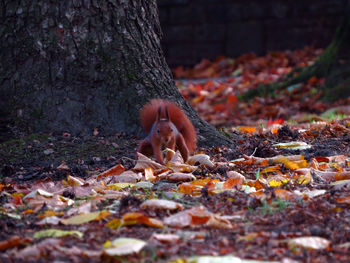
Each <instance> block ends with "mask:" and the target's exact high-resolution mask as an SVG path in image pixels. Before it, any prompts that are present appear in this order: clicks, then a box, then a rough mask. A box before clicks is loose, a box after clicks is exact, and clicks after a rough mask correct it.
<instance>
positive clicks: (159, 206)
mask: <svg viewBox="0 0 350 263" xmlns="http://www.w3.org/2000/svg"><path fill="white" fill-rule="evenodd" d="M141 208H142V209H153V210H177V209H179V210H182V209H183V205H182V204H180V203H177V202H174V201H171V200H165V199H151V200H147V201H145V202H143V203H142V204H141Z"/></svg>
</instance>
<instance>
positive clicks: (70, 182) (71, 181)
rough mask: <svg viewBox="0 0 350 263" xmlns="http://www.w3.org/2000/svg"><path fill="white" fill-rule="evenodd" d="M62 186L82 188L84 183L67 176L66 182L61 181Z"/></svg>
mask: <svg viewBox="0 0 350 263" xmlns="http://www.w3.org/2000/svg"><path fill="white" fill-rule="evenodd" d="M62 184H63V185H69V186H82V185H84V181H83V180H82V179H80V178H77V177H74V176H71V175H68V176H67V180H62Z"/></svg>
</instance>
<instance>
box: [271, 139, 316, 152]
mask: <svg viewBox="0 0 350 263" xmlns="http://www.w3.org/2000/svg"><path fill="white" fill-rule="evenodd" d="M273 146H274V147H276V148H281V149H288V150H300V151H301V150H307V149H310V148H311V147H312V146H311V145H308V144H307V143H306V142H297V141H293V142H286V143H276V144H274V145H273Z"/></svg>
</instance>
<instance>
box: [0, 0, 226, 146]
mask: <svg viewBox="0 0 350 263" xmlns="http://www.w3.org/2000/svg"><path fill="white" fill-rule="evenodd" d="M0 6H1V14H0V20H1V21H2V23H1V25H0V35H1V40H2V41H0V49H1V51H2V52H1V62H0V85H1V86H0V87H1V88H0V96H1V98H3V99H1V102H0V108H1V109H2V110H1V112H0V115H1V116H2V117H3V118H4V117H6V118H7V119H9V118H11V119H12V120H13V122H14V124H15V125H16V126H17V127H21V128H22V129H23V130H25V131H27V132H28V131H30V132H36V131H43V132H48V131H56V132H63V131H67V132H71V133H72V134H76V135H78V134H91V133H92V130H93V129H94V128H98V129H99V130H100V131H102V132H104V133H114V132H126V133H127V134H137V135H140V134H141V128H140V125H139V120H138V117H139V110H140V108H141V107H142V106H143V105H144V104H145V103H146V102H147V101H149V100H150V99H151V98H154V97H159V98H164V99H171V100H173V101H175V102H176V103H177V104H179V105H180V106H181V107H182V108H183V109H184V110H185V111H186V112H187V113H188V115H189V116H190V118H191V120H192V121H193V123H194V125H195V127H196V128H197V129H198V131H199V135H200V136H199V141H200V142H205V143H206V145H218V144H219V145H220V144H229V143H230V141H229V140H228V139H227V138H226V137H224V136H222V135H221V134H220V133H218V132H217V131H216V130H215V128H213V127H212V126H210V125H208V124H207V123H206V122H204V121H203V120H201V119H200V118H199V117H198V115H197V113H196V112H195V111H194V110H193V109H192V108H191V107H190V106H189V104H188V103H187V102H186V101H185V100H184V99H183V97H182V96H181V94H180V93H179V91H178V90H177V88H176V85H175V83H174V81H173V79H172V75H171V72H170V70H169V68H168V66H167V64H166V62H165V59H164V56H163V53H162V50H161V47H160V38H161V29H160V25H159V19H158V10H157V5H156V0H99V1H94V0H92V1H88V0H62V1H44V0H33V1H20V0H4V1H2V2H1V3H0Z"/></svg>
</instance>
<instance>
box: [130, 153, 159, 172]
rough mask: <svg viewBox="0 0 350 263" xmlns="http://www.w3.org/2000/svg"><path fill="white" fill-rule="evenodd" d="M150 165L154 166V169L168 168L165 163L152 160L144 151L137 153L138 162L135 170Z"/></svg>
mask: <svg viewBox="0 0 350 263" xmlns="http://www.w3.org/2000/svg"><path fill="white" fill-rule="evenodd" d="M148 167H151V168H153V169H154V170H158V169H164V168H166V167H165V166H164V165H161V164H159V163H157V162H155V161H152V160H151V159H150V158H148V157H147V156H144V155H143V154H142V153H139V152H138V153H137V163H136V165H135V167H134V169H135V170H144V169H146V168H148Z"/></svg>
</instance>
